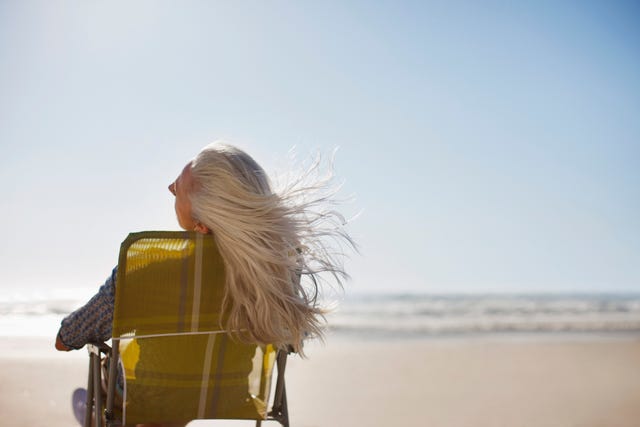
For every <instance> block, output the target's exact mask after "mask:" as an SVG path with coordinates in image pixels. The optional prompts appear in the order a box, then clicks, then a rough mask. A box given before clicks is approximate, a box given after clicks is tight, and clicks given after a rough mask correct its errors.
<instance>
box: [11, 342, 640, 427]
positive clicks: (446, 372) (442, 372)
mask: <svg viewBox="0 0 640 427" xmlns="http://www.w3.org/2000/svg"><path fill="white" fill-rule="evenodd" d="M307 351H308V359H306V360H303V359H300V358H299V357H291V358H290V359H289V362H288V366H287V376H286V378H287V395H288V399H289V408H290V419H291V425H292V426H294V427H320V426H323V427H324V426H326V427H329V426H331V427H339V426H365V425H366V426H452V427H455V426H475V427H483V426H487V427H489V426H532V427H533V426H536V427H545V426H549V427H552V426H580V427H591V426H593V427H596V426H607V427H616V426H618V427H627V426H628V427H635V426H638V425H640V369H639V368H640V337H637V336H635V337H634V336H633V335H628V336H621V337H607V336H604V337H603V336H597V335H595V334H594V335H583V336H566V337H563V336H562V335H558V336H552V335H541V336H537V337H533V338H532V337H530V336H529V337H522V338H518V337H496V336H474V337H469V338H461V337H458V338H453V339H447V338H439V339H393V338H387V339H361V338H358V337H345V336H329V337H328V339H327V342H326V343H325V344H320V343H311V344H310V345H308V346H307ZM86 370H87V356H86V351H84V350H81V351H76V352H70V353H59V352H56V351H55V350H54V349H53V342H52V340H47V339H44V338H38V337H31V338H20V337H11V338H2V339H1V340H0V413H2V414H3V421H2V425H3V426H6V427H14V426H15V427H22V426H24V427H26V426H37V425H47V426H52V427H62V426H73V425H76V421H75V419H74V418H73V415H72V412H71V408H70V396H71V393H72V392H73V390H74V389H75V388H77V387H83V386H85V384H86V375H87V373H86ZM190 425H191V426H193V427H205V426H219V425H247V426H248V425H253V423H251V422H246V421H239V422H237V421H233V422H230V421H220V420H219V421H195V422H192V423H191V424H190ZM266 425H278V424H277V423H275V422H269V423H267V424H266Z"/></svg>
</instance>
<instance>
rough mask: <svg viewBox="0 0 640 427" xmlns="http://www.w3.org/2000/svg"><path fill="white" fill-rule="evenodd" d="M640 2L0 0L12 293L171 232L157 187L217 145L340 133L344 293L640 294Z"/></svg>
mask: <svg viewBox="0 0 640 427" xmlns="http://www.w3.org/2000/svg"><path fill="white" fill-rule="evenodd" d="M480 3H482V4H480ZM516 3H518V2H516ZM639 19H640V8H639V7H638V6H637V5H634V4H633V3H632V2H587V1H573V2H567V1H560V2H556V1H549V2H519V5H512V4H507V2H473V1H468V2H449V1H447V2H429V1H423V2H398V1H393V2H364V1H363V2H342V1H341V2H312V1H302V2H293V1H291V2H282V1H277V2H276V1H269V2H258V1H256V2H232V1H228V2H222V1H210V2H204V1H198V2H190V1H183V2H168V1H167V2H162V1H154V2H143V1H138V2H97V1H77V2H57V1H40V2H35V1H31V2H28V1H25V2H22V1H20V2H18V1H13V2H11V1H4V2H0V64H1V67H0V178H2V183H3V190H4V197H3V202H2V203H3V204H2V209H1V210H0V233H1V235H2V236H3V237H4V239H3V241H4V243H3V244H2V245H1V246H0V247H1V249H0V289H3V290H9V289H20V288H23V287H26V288H31V287H34V288H35V287H41V286H58V287H67V286H95V285H97V284H99V283H100V282H101V281H102V280H103V279H104V278H105V277H106V275H107V274H108V272H109V270H110V268H111V267H112V266H113V265H114V263H115V262H116V259H117V251H118V247H119V243H120V241H122V240H123V238H124V237H125V236H126V234H127V233H128V232H129V231H134V230H141V229H176V227H177V224H176V222H175V219H174V214H173V200H172V198H171V197H170V195H169V193H168V192H167V190H166V185H167V184H168V183H169V182H170V181H171V180H172V179H173V178H174V177H175V175H176V174H177V173H178V172H179V171H180V169H181V167H182V166H183V164H184V163H185V162H186V161H187V160H189V159H190V158H191V157H192V156H193V155H195V154H196V153H197V152H198V150H199V149H200V148H201V147H202V146H204V145H206V144H207V143H209V142H211V141H213V140H216V139H226V140H228V141H229V142H232V143H235V144H237V145H239V146H241V147H243V148H245V149H246V150H247V151H248V152H250V153H251V154H253V155H254V157H256V159H257V160H258V161H259V162H261V163H262V164H263V166H265V169H267V170H268V171H275V170H280V171H282V167H283V166H284V165H286V164H287V163H286V158H287V152H288V151H289V149H290V148H291V147H293V146H296V147H297V152H298V154H299V156H301V157H304V156H305V155H308V154H310V153H312V152H314V151H316V150H321V151H323V152H325V153H327V154H328V153H330V152H331V151H332V149H333V148H335V147H340V150H339V151H338V155H337V160H336V165H335V168H336V174H337V175H338V177H339V178H340V179H342V180H343V181H344V182H345V185H344V191H343V195H344V196H349V195H355V202H354V203H352V204H350V205H348V206H347V207H346V208H345V210H346V212H347V214H353V213H355V212H356V211H359V210H362V211H363V212H362V215H361V216H360V217H359V218H358V220H357V221H355V222H354V223H353V224H352V225H351V226H350V230H351V231H352V233H353V235H354V236H355V237H356V238H357V240H358V241H359V243H360V245H361V247H362V255H360V256H356V257H354V258H353V259H352V261H350V262H349V263H348V267H349V269H350V270H351V272H352V275H353V278H354V280H353V282H352V283H351V284H350V285H349V287H348V289H349V290H350V291H356V292H368V291H376V292H379V291H416V292H417V291H423V292H447V291H450V292H487V291H500V292H524V291H526V292H530V291H600V292H606V291H640V168H639V167H638V163H639V161H640V119H639V118H640V78H639V77H638V76H640V47H639V46H640V44H639V42H640V26H639V25H638V22H640V21H639Z"/></svg>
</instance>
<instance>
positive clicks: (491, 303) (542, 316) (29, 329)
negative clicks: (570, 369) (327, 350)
mask: <svg viewBox="0 0 640 427" xmlns="http://www.w3.org/2000/svg"><path fill="white" fill-rule="evenodd" d="M95 290H97V289H95ZM95 290H92V289H85V288H82V289H66V290H47V291H12V292H6V291H4V293H0V336H5V337H6V336H13V337H16V336H27V337H42V336H46V337H54V336H55V334H56V332H57V329H58V327H59V325H60V321H61V320H62V318H63V317H64V316H65V315H66V314H67V313H69V312H71V311H72V310H74V309H75V308H77V307H79V306H81V305H82V304H83V303H84V302H85V301H87V300H88V299H89V298H90V297H91V295H92V294H93V292H94V291H95ZM327 319H328V322H329V323H328V324H329V334H330V335H333V336H341V337H347V338H349V337H355V336H358V337H364V338H366V337H370V338H439V337H469V336H486V335H494V336H504V337H509V336H534V337H535V336H540V335H542V334H544V335H555V336H562V335H567V334H572V335H574V336H577V335H581V334H589V335H594V334H597V335H600V336H612V337H613V336H619V335H624V336H637V337H638V338H640V294H467V295H454V294H450V295H448V294H440V295H434V294H388V295H349V294H347V295H345V296H344V297H342V298H341V299H340V301H339V302H338V303H337V304H335V308H334V309H333V311H331V312H330V313H329V314H328V315H327Z"/></svg>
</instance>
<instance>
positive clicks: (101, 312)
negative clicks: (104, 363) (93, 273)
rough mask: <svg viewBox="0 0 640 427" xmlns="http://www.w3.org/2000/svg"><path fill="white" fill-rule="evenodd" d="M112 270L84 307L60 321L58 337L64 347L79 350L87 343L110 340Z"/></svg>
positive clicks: (113, 300) (113, 303)
mask: <svg viewBox="0 0 640 427" xmlns="http://www.w3.org/2000/svg"><path fill="white" fill-rule="evenodd" d="M117 270H118V267H116V268H114V269H113V271H112V272H111V276H109V278H107V280H106V281H105V282H104V285H102V286H100V289H99V290H98V293H97V294H95V295H94V296H93V297H92V298H91V299H90V300H89V301H88V302H87V303H86V304H85V305H84V306H82V307H80V308H79V309H77V310H76V311H74V312H73V313H71V314H69V315H68V316H67V317H65V318H64V319H63V320H62V324H61V326H60V331H59V332H58V335H59V336H60V340H61V341H62V343H63V344H64V345H66V346H67V347H70V348H74V349H79V348H82V347H83V346H84V345H85V344H88V343H101V342H105V341H108V340H109V339H110V338H111V326H112V323H113V308H114V306H115V295H116V273H117Z"/></svg>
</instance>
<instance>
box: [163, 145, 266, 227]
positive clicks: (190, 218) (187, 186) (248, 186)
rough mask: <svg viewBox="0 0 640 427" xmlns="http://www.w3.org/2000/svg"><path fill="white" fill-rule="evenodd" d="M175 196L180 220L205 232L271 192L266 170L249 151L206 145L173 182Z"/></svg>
mask: <svg viewBox="0 0 640 427" xmlns="http://www.w3.org/2000/svg"><path fill="white" fill-rule="evenodd" d="M169 191H171V193H173V195H174V196H175V198H176V199H175V210H176V216H177V218H178V223H179V224H180V226H181V227H182V228H183V229H185V230H190V231H191V230H195V231H200V232H203V233H206V232H210V231H212V230H215V229H217V228H219V224H218V222H219V220H220V218H221V217H225V216H227V215H228V214H229V212H233V211H237V210H238V209H240V210H244V211H245V212H246V209H247V208H249V209H251V208H252V206H250V205H251V204H252V203H255V202H256V199H264V198H265V197H267V198H268V197H269V196H270V195H271V189H270V186H269V180H268V178H267V175H266V173H265V172H264V170H263V169H262V168H261V167H260V165H258V163H257V162H256V161H255V160H254V159H253V158H252V157H251V156H249V155H248V154H247V153H245V152H244V151H242V150H240V149H239V148H236V147H233V146H231V145H227V144H222V143H216V144H211V145H209V146H207V147H205V148H204V149H203V150H202V151H201V152H200V153H199V154H198V155H197V156H196V157H195V158H194V159H193V160H192V161H190V162H189V163H187V165H186V166H185V167H184V169H183V170H182V172H181V173H180V175H179V176H178V178H176V180H175V181H174V182H172V183H171V185H169Z"/></svg>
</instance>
